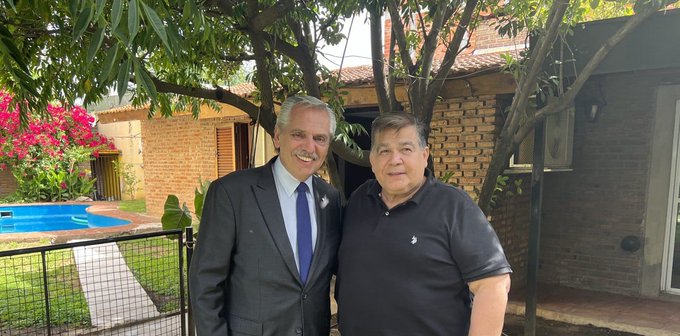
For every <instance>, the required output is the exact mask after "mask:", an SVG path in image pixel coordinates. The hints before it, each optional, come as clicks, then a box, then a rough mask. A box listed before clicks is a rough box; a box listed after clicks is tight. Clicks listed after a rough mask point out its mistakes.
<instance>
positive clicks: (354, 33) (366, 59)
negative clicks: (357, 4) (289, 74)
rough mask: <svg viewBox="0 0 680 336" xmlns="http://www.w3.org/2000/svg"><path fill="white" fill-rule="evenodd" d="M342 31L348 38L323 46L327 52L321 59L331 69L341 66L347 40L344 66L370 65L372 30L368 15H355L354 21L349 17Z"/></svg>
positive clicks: (322, 48) (323, 49)
mask: <svg viewBox="0 0 680 336" xmlns="http://www.w3.org/2000/svg"><path fill="white" fill-rule="evenodd" d="M350 26H351V30H350ZM342 32H343V34H345V36H347V37H348V39H347V40H343V41H342V42H340V44H338V45H335V46H322V47H321V50H322V51H323V52H324V54H326V57H325V58H324V57H321V56H320V57H319V61H320V62H321V63H322V64H323V65H325V66H326V67H328V68H329V69H337V68H339V67H340V61H341V58H342V54H343V50H344V49H345V42H347V51H346V52H345V60H344V62H343V63H342V67H343V68H346V67H352V66H358V65H370V64H371V40H370V35H371V31H370V28H369V25H368V20H367V15H366V14H362V15H359V16H355V17H354V22H353V23H352V19H347V21H345V25H344V27H343V30H342Z"/></svg>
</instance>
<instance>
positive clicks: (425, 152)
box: [423, 145, 430, 161]
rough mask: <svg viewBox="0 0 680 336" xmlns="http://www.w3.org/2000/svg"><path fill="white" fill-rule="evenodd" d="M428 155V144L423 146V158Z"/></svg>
mask: <svg viewBox="0 0 680 336" xmlns="http://www.w3.org/2000/svg"><path fill="white" fill-rule="evenodd" d="M428 157H430V146H427V145H425V148H424V149H423V159H424V160H425V161H427V158H428Z"/></svg>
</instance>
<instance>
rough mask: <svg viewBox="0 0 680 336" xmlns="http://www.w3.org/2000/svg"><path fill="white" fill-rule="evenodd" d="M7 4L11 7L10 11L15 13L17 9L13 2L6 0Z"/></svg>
mask: <svg viewBox="0 0 680 336" xmlns="http://www.w3.org/2000/svg"><path fill="white" fill-rule="evenodd" d="M7 3H9V6H10V7H12V10H14V12H15V13H16V12H17V7H16V6H15V5H14V0H7Z"/></svg>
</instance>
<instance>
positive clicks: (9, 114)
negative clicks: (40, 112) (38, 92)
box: [0, 91, 115, 202]
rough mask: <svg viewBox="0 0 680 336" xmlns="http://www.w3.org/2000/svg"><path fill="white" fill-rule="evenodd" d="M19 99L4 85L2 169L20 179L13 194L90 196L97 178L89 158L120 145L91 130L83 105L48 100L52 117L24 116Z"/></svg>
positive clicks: (27, 198)
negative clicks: (93, 175) (68, 104)
mask: <svg viewBox="0 0 680 336" xmlns="http://www.w3.org/2000/svg"><path fill="white" fill-rule="evenodd" d="M19 104H20V103H19V102H17V101H16V100H14V99H13V97H12V95H10V94H8V93H6V92H4V91H0V170H9V171H11V172H12V175H14V178H15V179H16V181H17V191H16V193H15V194H14V195H13V196H11V197H10V199H11V200H15V201H22V202H45V201H47V202H55V201H65V200H73V199H76V198H78V197H80V196H89V195H90V194H91V193H92V191H93V187H94V182H95V180H94V179H93V178H92V176H91V172H90V170H89V168H88V165H87V162H88V161H89V160H90V159H91V158H92V156H93V155H94V156H95V157H96V156H97V155H98V152H99V150H101V149H115V146H114V145H113V143H112V142H110V141H109V140H108V139H107V138H106V137H104V136H102V135H100V134H97V133H96V132H93V131H92V126H93V123H94V118H93V117H92V116H91V115H89V114H88V113H87V111H86V110H85V109H84V108H82V107H79V106H74V107H67V106H63V105H53V104H49V105H48V107H47V114H48V115H49V117H48V118H36V117H31V116H27V117H25V118H24V119H22V118H21V116H20V113H19Z"/></svg>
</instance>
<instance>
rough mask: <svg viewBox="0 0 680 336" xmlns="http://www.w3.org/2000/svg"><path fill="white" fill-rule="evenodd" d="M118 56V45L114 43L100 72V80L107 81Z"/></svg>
mask: <svg viewBox="0 0 680 336" xmlns="http://www.w3.org/2000/svg"><path fill="white" fill-rule="evenodd" d="M117 56H118V46H117V45H114V46H111V48H109V51H108V52H107V53H106V57H105V58H104V64H103V66H102V72H101V73H100V74H99V82H105V81H106V80H107V79H108V78H109V74H110V73H111V70H112V69H113V63H114V62H115V60H116V58H117Z"/></svg>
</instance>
